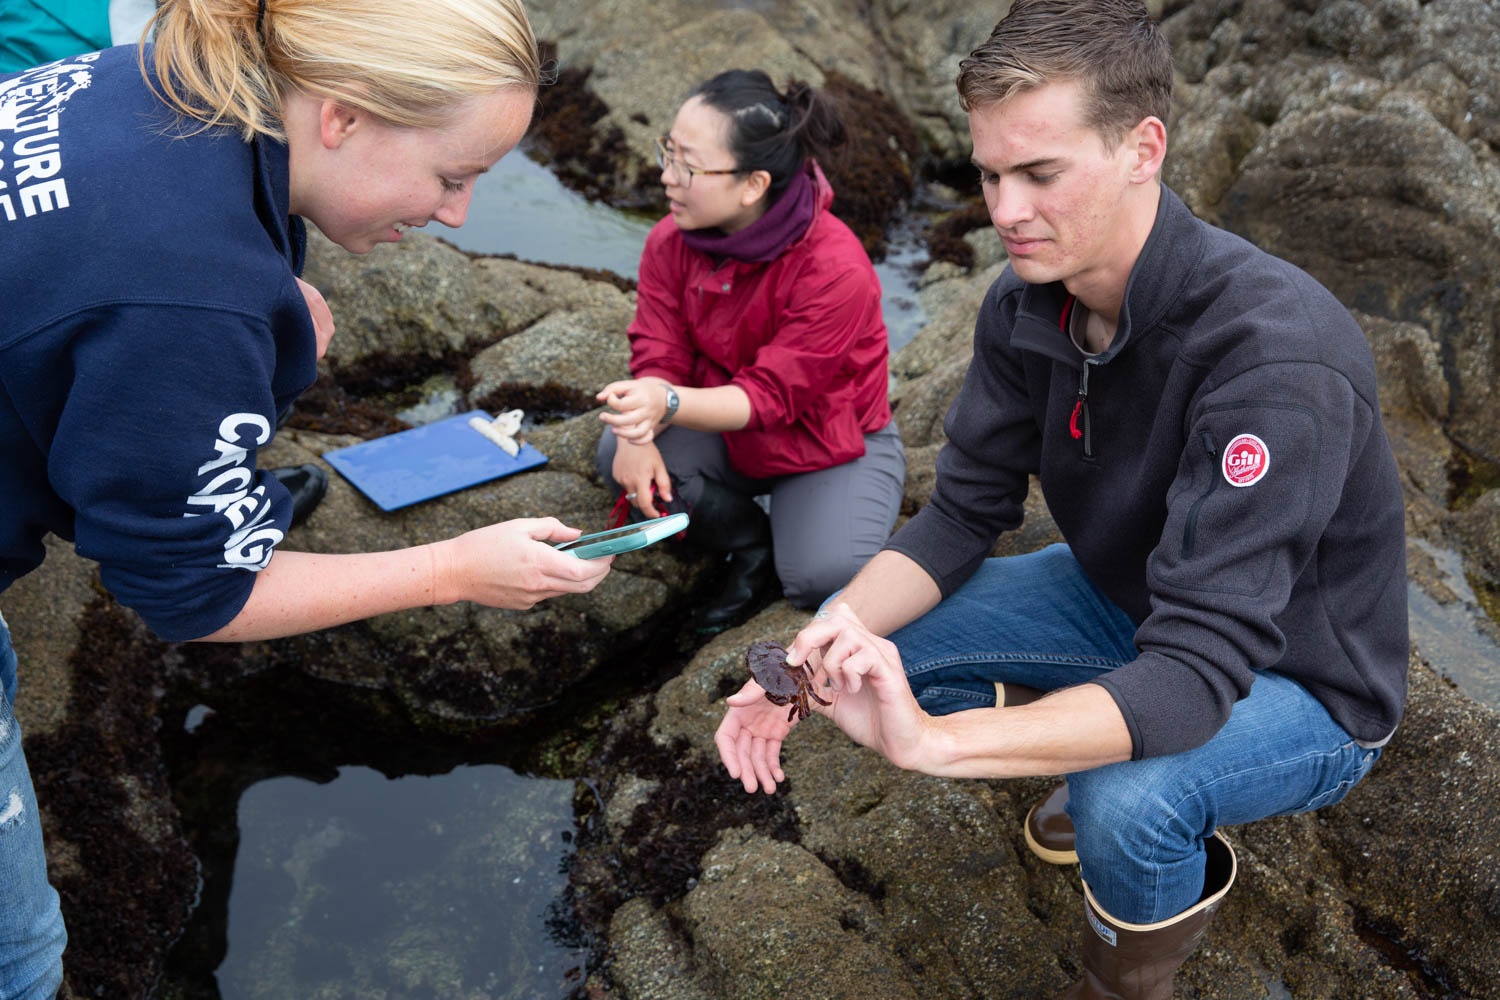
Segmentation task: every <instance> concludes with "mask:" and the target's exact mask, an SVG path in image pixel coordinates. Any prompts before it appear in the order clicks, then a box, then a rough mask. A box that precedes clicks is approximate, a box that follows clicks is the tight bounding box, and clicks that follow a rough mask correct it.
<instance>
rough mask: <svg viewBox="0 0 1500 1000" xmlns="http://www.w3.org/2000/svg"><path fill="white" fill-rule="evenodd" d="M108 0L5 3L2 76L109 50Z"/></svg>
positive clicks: (1, 7) (0, 23)
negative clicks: (73, 56) (59, 60)
mask: <svg viewBox="0 0 1500 1000" xmlns="http://www.w3.org/2000/svg"><path fill="white" fill-rule="evenodd" d="M109 44H110V36H109V2H108V0H5V3H3V4H0V75H4V74H6V73H15V72H18V71H19V70H23V69H29V68H31V67H32V66H40V65H41V64H42V63H48V62H52V61H53V60H54V59H61V58H63V57H64V56H72V55H78V54H79V53H82V52H93V51H95V50H96V49H102V48H106V47H108V46H109Z"/></svg>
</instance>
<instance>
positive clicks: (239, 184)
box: [0, 46, 316, 640]
mask: <svg viewBox="0 0 1500 1000" xmlns="http://www.w3.org/2000/svg"><path fill="white" fill-rule="evenodd" d="M149 55H150V53H149V52H148V53H147V57H148V60H149ZM191 131H192V129H191V128H190V127H185V126H184V125H183V123H182V122H181V121H179V120H175V119H174V117H173V115H172V114H171V113H170V111H169V110H168V109H167V108H166V106H165V105H163V104H162V102H161V101H160V100H159V99H158V98H157V97H156V96H155V95H154V94H153V93H152V92H151V90H150V88H149V87H148V86H147V84H146V82H145V80H144V79H143V78H142V76H141V72H140V69H139V66H138V64H137V49H136V47H135V46H121V47H117V48H113V49H107V50H105V51H104V52H100V53H91V54H89V55H83V56H77V57H73V58H69V59H65V60H61V61H59V62H56V63H51V64H48V65H46V66H41V67H38V68H36V69H32V70H27V71H25V72H23V73H20V74H17V75H13V76H8V77H0V590H4V588H6V587H7V586H9V585H10V583H11V582H13V581H14V580H15V579H16V578H18V577H19V576H21V575H22V574H24V573H27V572H29V571H30V570H32V569H34V568H35V567H36V566H37V565H39V564H40V563H41V561H42V557H43V554H44V549H43V546H42V538H43V536H44V535H45V534H46V533H47V532H49V531H50V532H53V533H55V534H57V535H59V536H60V537H62V538H66V539H72V540H73V541H74V542H75V543H76V547H77V550H78V552H79V554H81V555H83V556H85V557H87V558H90V559H94V560H97V561H98V562H99V565H100V572H101V576H102V579H103V582H104V584H105V586H106V587H107V588H108V589H109V590H110V591H111V592H112V593H113V594H114V595H115V596H116V597H117V598H118V599H119V600H120V602H121V603H122V604H125V605H127V606H129V607H132V608H134V609H135V610H136V611H138V612H139V613H140V615H141V616H142V618H143V619H144V620H145V621H146V623H147V624H148V625H150V626H151V628H152V629H153V630H155V631H156V633H157V634H158V635H160V636H162V637H163V638H165V639H171V640H180V639H190V638H197V637H199V636H203V635H206V634H208V633H210V632H213V631H215V630H216V629H218V628H219V627H220V626H222V625H224V624H226V623H227V622H229V621H230V620H231V619H233V618H234V617H235V615H236V614H237V613H238V612H239V610H240V608H241V607H242V606H243V605H244V603H245V600H246V599H247V598H248V596H249V594H250V589H251V586H252V585H253V583H254V579H255V575H254V574H255V572H256V571H258V570H260V569H263V568H264V567H265V565H266V564H267V562H269V560H270V558H271V553H272V549H273V547H274V546H275V545H276V544H277V543H278V542H279V541H281V539H282V537H283V535H284V534H285V532H286V530H287V527H288V524H289V522H290V520H291V503H290V498H289V497H288V496H287V493H286V490H285V489H284V488H283V487H282V486H281V485H280V484H279V483H278V482H276V481H275V479H274V478H273V477H271V476H269V475H268V474H266V473H263V472H258V471H256V465H255V456H256V450H257V449H258V448H259V447H261V446H263V445H264V444H265V443H266V442H267V441H269V440H270V438H271V435H272V433H273V431H274V430H275V427H276V424H277V418H278V416H279V415H280V414H282V413H284V412H285V410H286V409H287V408H289V407H290V406H291V403H292V400H293V399H295V398H296V396H297V395H298V394H299V393H300V392H301V391H302V390H303V389H305V388H306V387H307V386H308V385H310V384H311V383H312V380H313V378H314V377H315V375H316V340H315V337H314V333H313V325H312V319H311V316H310V314H309V312H308V309H307V306H306V303H305V301H304V299H303V298H302V295H301V293H300V292H299V291H298V288H297V285H296V280H295V275H296V272H297V271H298V270H300V266H301V255H302V248H303V245H304V244H303V240H302V238H301V237H302V234H303V230H302V229H301V223H300V220H294V219H293V218H292V217H291V216H290V215H289V204H288V199H289V174H288V164H287V150H286V147H285V146H284V145H282V144H280V143H276V142H270V141H267V140H264V139H257V140H256V141H254V142H249V143H247V142H245V141H243V140H242V139H240V138H239V136H238V135H236V134H233V133H232V132H229V131H227V130H222V129H221V130H216V131H213V132H199V133H197V134H190V133H191Z"/></svg>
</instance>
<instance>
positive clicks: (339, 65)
mask: <svg viewBox="0 0 1500 1000" xmlns="http://www.w3.org/2000/svg"><path fill="white" fill-rule="evenodd" d="M261 11H262V3H261V0H165V2H164V3H163V4H162V5H161V8H160V9H159V10H158V11H157V13H156V17H155V19H154V23H155V27H156V45H155V48H154V50H153V57H152V64H153V68H154V70H155V76H156V82H155V83H154V84H153V89H155V90H156V92H157V94H158V95H159V96H160V97H161V98H162V100H163V101H164V102H165V103H166V104H167V105H168V106H169V107H171V108H172V109H173V110H174V111H176V112H177V113H178V114H180V115H183V116H185V117H186V118H189V119H192V120H194V121H197V122H201V123H202V127H203V128H214V127H218V126H227V127H232V128H235V129H236V130H238V131H239V133H240V134H241V135H242V136H243V137H244V138H245V139H247V140H248V139H250V138H252V137H254V136H256V135H264V136H269V137H271V138H274V139H284V138H285V134H284V132H283V130H282V123H281V109H282V105H283V103H284V101H285V100H286V98H287V96H288V95H289V94H291V93H292V92H297V91H300V92H302V93H305V94H308V95H310V96H313V97H319V98H325V99H331V100H336V101H339V102H341V103H343V104H346V105H349V106H352V107H358V108H361V109H363V110H365V111H367V112H369V113H370V114H372V115H374V116H375V117H377V118H379V119H380V120H382V121H384V122H386V123H388V124H391V125H400V126H411V127H424V128H430V127H435V126H441V125H443V124H444V123H446V121H447V120H448V118H449V116H450V115H451V114H452V112H453V111H454V109H455V107H456V105H457V104H458V103H459V102H461V101H463V100H464V99H466V98H469V97H474V96H477V95H482V94H489V93H494V92H495V91H498V90H502V89H505V88H509V87H516V88H521V89H524V90H526V91H529V92H533V93H534V92H535V91H536V89H537V87H538V86H539V85H540V83H541V62H540V59H539V57H538V55H537V47H536V39H535V37H534V36H533V35H532V33H531V25H530V23H529V22H528V21H527V18H526V11H525V9H524V8H523V7H522V6H521V3H520V0H420V2H417V0H264V14H263V15H262V13H261ZM145 52H146V50H145V49H143V50H142V55H141V71H142V73H146V78H147V81H148V82H151V75H150V74H149V73H147V71H146V65H145V59H146V56H145Z"/></svg>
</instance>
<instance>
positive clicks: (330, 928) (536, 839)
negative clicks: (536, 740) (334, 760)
mask: <svg viewBox="0 0 1500 1000" xmlns="http://www.w3.org/2000/svg"><path fill="white" fill-rule="evenodd" d="M572 803H573V783H572V782H570V781H557V780H546V779H540V778H525V777H521V776H519V775H517V774H515V773H514V772H512V771H511V770H510V769H508V768H505V767H501V766H499V765H483V766H461V767H457V768H455V769H453V770H452V771H451V772H449V773H447V774H443V775H438V776H427V777H410V776H409V777H402V778H396V779H389V778H386V777H385V776H383V775H381V774H380V773H379V772H377V771H374V770H371V769H370V768H366V767H342V768H340V769H339V771H338V776H337V777H336V778H335V779H334V780H332V781H330V782H328V783H326V784H316V783H314V782H312V781H308V780H305V779H302V778H294V777H276V778H271V779H268V780H265V781H261V782H258V783H256V784H254V785H252V786H251V787H250V788H248V789H246V791H245V792H244V794H243V795H242V796H241V798H240V802H239V830H240V844H239V852H238V855H237V857H236V859H235V864H234V888H233V891H232V893H231V895H230V899H229V919H228V934H227V937H228V942H229V947H228V952H227V954H226V956H225V958H224V961H223V963H222V964H221V965H220V966H219V968H218V971H217V973H216V977H215V978H216V979H217V982H218V987H219V992H220V995H221V997H222V998H223V1000H262V998H264V1000H271V998H278V1000H279V998H288V997H311V996H318V997H324V998H328V1000H333V998H342V997H349V998H354V997H367V996H380V995H388V996H393V997H394V996H401V997H429V996H430V997H444V998H448V997H465V998H467V997H472V996H481V995H482V996H484V997H487V998H490V1000H500V998H502V997H516V998H520V997H538V998H547V997H564V996H568V995H570V994H571V993H572V991H573V990H574V988H575V987H576V984H578V983H580V982H581V981H582V978H583V975H584V969H583V967H584V962H585V960H586V957H587V956H586V954H585V952H584V950H583V949H582V948H580V947H577V946H570V945H569V944H567V943H566V942H564V941H559V940H558V939H557V935H555V934H554V933H552V932H551V931H550V930H549V916H550V915H551V912H552V910H553V909H554V908H555V907H559V906H561V904H560V902H559V901H560V899H561V894H562V892H563V890H564V889H565V887H566V885H567V876H566V875H565V874H563V873H562V872H563V862H564V861H565V859H566V855H567V854H568V852H569V851H570V843H571V840H572V836H573V831H574V825H573V804H572ZM382 991H384V992H382Z"/></svg>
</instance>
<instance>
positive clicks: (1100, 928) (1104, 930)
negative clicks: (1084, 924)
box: [1083, 899, 1119, 948]
mask: <svg viewBox="0 0 1500 1000" xmlns="http://www.w3.org/2000/svg"><path fill="white" fill-rule="evenodd" d="M1083 912H1084V913H1086V914H1087V915H1088V918H1089V926H1090V927H1092V928H1093V929H1094V933H1095V934H1097V935H1099V936H1100V937H1101V938H1103V939H1104V943H1105V944H1107V945H1109V946H1110V947H1111V948H1114V947H1116V946H1117V945H1118V944H1119V941H1118V940H1116V936H1115V930H1114V928H1113V927H1106V926H1105V925H1104V921H1102V920H1100V919H1099V918H1098V917H1096V916H1094V908H1093V907H1092V906H1090V905H1089V901H1088V900H1087V899H1085V900H1084V901H1083Z"/></svg>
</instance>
